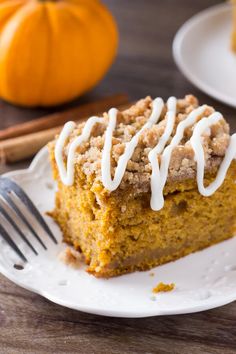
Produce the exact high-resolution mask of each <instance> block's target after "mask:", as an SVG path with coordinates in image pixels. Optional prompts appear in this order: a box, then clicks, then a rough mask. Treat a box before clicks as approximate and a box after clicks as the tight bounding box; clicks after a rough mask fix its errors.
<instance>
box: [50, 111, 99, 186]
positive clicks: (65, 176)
mask: <svg viewBox="0 0 236 354" xmlns="http://www.w3.org/2000/svg"><path fill="white" fill-rule="evenodd" d="M102 122H103V118H99V117H91V118H89V119H88V120H87V122H86V124H85V126H84V129H83V131H82V134H81V135H80V136H78V137H77V138H75V139H74V140H73V141H72V143H71V144H70V146H69V151H68V156H67V167H66V168H65V164H64V160H63V148H64V145H65V142H66V140H67V139H68V137H69V136H70V134H71V133H72V131H73V129H74V128H75V127H76V124H75V123H74V122H67V123H66V124H65V125H64V127H63V129H62V131H61V134H60V135H59V138H58V140H57V143H56V146H55V159H56V163H57V166H58V170H59V173H60V177H61V180H62V182H63V183H64V184H65V185H67V186H71V185H72V184H73V183H74V172H75V169H74V164H75V153H76V149H77V147H78V146H79V145H80V144H81V143H82V142H84V141H87V140H88V139H89V137H90V134H91V131H92V129H93V127H94V125H95V124H96V123H102Z"/></svg>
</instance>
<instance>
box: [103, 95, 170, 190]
mask: <svg viewBox="0 0 236 354" xmlns="http://www.w3.org/2000/svg"><path fill="white" fill-rule="evenodd" d="M163 107H164V102H163V100H162V99H161V98H156V99H155V100H154V101H153V110H152V114H151V116H150V117H149V119H148V121H147V122H146V124H144V126H143V127H142V129H140V130H139V132H138V133H136V134H135V135H134V136H133V137H132V139H131V140H130V141H129V142H128V143H126V144H125V151H124V153H123V154H122V155H121V156H120V157H119V160H118V163H117V167H116V171H115V175H114V179H113V180H112V179H111V149H112V136H113V131H114V129H115V127H116V117H117V110H116V109H114V108H112V109H110V111H109V124H108V127H107V130H106V133H105V143H104V148H103V153H102V167H101V169H102V183H103V185H104V187H105V188H106V189H108V190H109V191H114V190H115V189H117V188H118V187H119V185H120V183H121V180H122V178H123V176H124V173H125V170H126V167H127V163H128V161H129V160H130V159H131V157H132V155H133V153H134V150H135V148H136V146H137V145H138V140H139V137H140V135H141V134H142V132H143V131H144V129H149V128H151V127H152V126H153V125H154V124H155V123H157V121H158V120H159V118H160V116H161V112H162V109H163Z"/></svg>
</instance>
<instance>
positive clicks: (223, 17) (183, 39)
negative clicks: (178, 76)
mask: <svg viewBox="0 0 236 354" xmlns="http://www.w3.org/2000/svg"><path fill="white" fill-rule="evenodd" d="M231 30H232V6H231V5H230V4H220V5H216V6H213V7H210V8H208V9H206V10H204V11H202V12H200V13H199V14H197V15H195V16H193V17H192V18H191V19H189V20H188V21H187V22H186V23H185V24H184V25H183V26H182V27H181V28H180V29H179V31H178V32H177V34H176V36H175V38H174V42H173V55H174V59H175V62H176V64H177V66H178V67H179V69H180V70H181V71H182V73H183V74H184V75H185V76H186V78H187V79H188V80H189V81H191V82H192V83H193V84H194V85H195V86H197V87H198V88H199V89H200V90H202V91H204V92H205V93H206V94H208V95H210V96H212V97H214V98H215V99H218V100H219V101H221V102H223V103H226V104H228V105H230V106H233V107H236V54H234V53H233V52H232V51H231V49H230V40H231Z"/></svg>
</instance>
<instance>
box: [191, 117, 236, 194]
mask: <svg viewBox="0 0 236 354" xmlns="http://www.w3.org/2000/svg"><path fill="white" fill-rule="evenodd" d="M220 119H222V115H221V114H220V113H218V112H215V113H213V114H211V115H210V116H209V117H208V118H203V119H202V120H200V121H199V122H198V123H197V124H196V126H195V129H194V131H193V135H192V137H191V138H190V142H191V145H192V148H193V150H194V154H195V160H196V162H197V184H198V190H199V193H201V194H202V195H204V196H205V197H209V196H210V195H212V194H213V193H215V191H216V190H217V189H218V188H219V187H220V186H221V184H222V183H223V182H224V179H225V176H226V173H227V171H228V168H229V166H230V164H231V162H232V160H233V159H235V158H236V134H233V135H232V136H231V137H230V142H229V146H228V149H227V151H226V154H225V157H224V159H223V161H222V163H221V165H220V168H219V170H218V173H217V176H216V178H215V180H214V182H212V183H211V184H210V185H209V186H207V187H204V184H203V182H204V165H205V159H204V150H203V147H202V144H201V135H202V134H203V133H204V131H205V130H206V129H208V128H209V127H210V126H211V125H213V124H215V123H217V122H218V121H219V120H220Z"/></svg>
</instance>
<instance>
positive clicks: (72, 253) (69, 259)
mask: <svg viewBox="0 0 236 354" xmlns="http://www.w3.org/2000/svg"><path fill="white" fill-rule="evenodd" d="M59 259H60V260H61V261H62V262H63V263H65V264H66V265H69V266H72V267H74V268H79V267H80V266H81V262H82V256H81V254H80V253H79V252H78V251H76V250H74V249H72V248H70V247H67V248H66V249H65V250H63V251H62V252H61V253H60V254H59Z"/></svg>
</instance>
